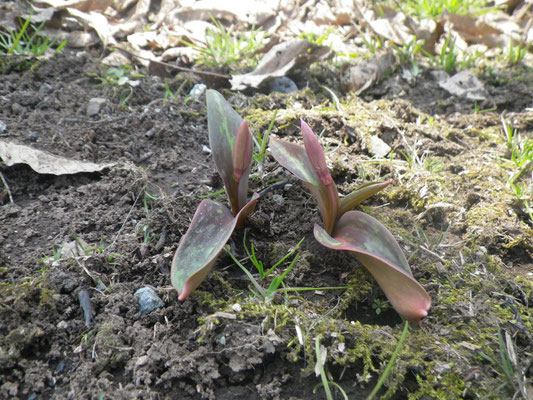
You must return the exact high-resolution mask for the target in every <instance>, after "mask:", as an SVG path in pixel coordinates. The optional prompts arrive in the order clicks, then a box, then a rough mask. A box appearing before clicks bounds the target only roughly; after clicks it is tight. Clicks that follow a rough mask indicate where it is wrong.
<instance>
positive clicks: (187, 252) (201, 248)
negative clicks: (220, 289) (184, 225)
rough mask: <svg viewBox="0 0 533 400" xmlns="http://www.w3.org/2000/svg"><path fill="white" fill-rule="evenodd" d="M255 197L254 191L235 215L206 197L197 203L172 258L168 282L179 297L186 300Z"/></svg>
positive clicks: (205, 273) (205, 274)
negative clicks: (187, 227) (189, 223)
mask: <svg viewBox="0 0 533 400" xmlns="http://www.w3.org/2000/svg"><path fill="white" fill-rule="evenodd" d="M258 198H259V196H258V195H257V194H254V196H253V197H252V199H251V200H250V201H249V202H248V203H247V204H246V205H245V206H244V207H243V208H242V209H241V211H240V212H239V213H238V214H237V215H236V216H235V217H234V216H233V214H232V213H231V212H230V211H229V210H228V209H227V208H226V207H224V206H222V205H221V204H219V203H217V202H214V201H212V200H209V199H206V200H203V201H202V202H201V203H200V205H199V206H198V208H197V209H196V212H195V214H194V217H193V219H192V222H191V225H190V226H189V229H188V230H187V232H186V233H185V235H183V237H182V239H181V241H180V244H179V246H178V249H177V250H176V254H175V255H174V259H173V260H172V268H171V271H170V275H171V281H172V286H174V288H175V289H176V290H177V291H178V294H179V297H178V299H179V300H182V301H183V300H185V299H186V298H187V297H188V296H189V295H190V294H191V292H192V291H193V290H194V289H196V288H197V287H198V286H199V285H200V283H202V281H203V280H204V279H205V277H206V276H207V274H208V273H209V271H210V270H211V268H212V267H213V265H214V263H215V261H216V259H217V256H218V255H219V253H220V251H221V250H222V249H223V248H224V245H225V244H226V242H227V241H228V240H229V238H230V236H231V234H232V233H233V231H234V229H235V227H236V225H237V223H238V222H240V221H242V219H243V216H246V215H249V214H250V213H251V212H252V211H253V208H254V207H255V203H256V202H257V199H258Z"/></svg>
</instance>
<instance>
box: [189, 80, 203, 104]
mask: <svg viewBox="0 0 533 400" xmlns="http://www.w3.org/2000/svg"><path fill="white" fill-rule="evenodd" d="M206 90H207V86H206V85H204V84H203V83H197V84H196V85H194V86H193V87H192V89H191V91H190V92H189V96H191V99H193V100H194V101H201V97H202V96H203V94H204V93H205V91H206Z"/></svg>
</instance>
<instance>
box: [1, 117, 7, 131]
mask: <svg viewBox="0 0 533 400" xmlns="http://www.w3.org/2000/svg"><path fill="white" fill-rule="evenodd" d="M5 131H7V125H6V123H5V122H4V121H2V120H1V119H0V133H4V132H5Z"/></svg>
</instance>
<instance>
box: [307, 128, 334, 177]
mask: <svg viewBox="0 0 533 400" xmlns="http://www.w3.org/2000/svg"><path fill="white" fill-rule="evenodd" d="M301 124H302V128H301V129H302V136H303V138H304V147H305V152H306V153H307V157H309V161H310V162H311V165H312V166H313V169H314V170H315V173H316V174H317V176H318V179H320V183H321V184H322V185H324V186H326V185H329V184H331V183H333V178H332V177H331V174H330V173H329V168H328V165H327V163H326V156H325V155H324V150H322V146H321V145H320V142H319V141H318V138H317V137H316V135H315V133H314V132H313V130H312V129H311V128H310V127H309V125H307V124H306V123H305V122H304V120H303V119H302V120H301Z"/></svg>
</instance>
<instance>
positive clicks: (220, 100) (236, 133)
mask: <svg viewBox="0 0 533 400" xmlns="http://www.w3.org/2000/svg"><path fill="white" fill-rule="evenodd" d="M206 99H207V129H208V131H209V144H210V146H211V151H212V153H213V160H214V161H215V166H216V167H217V171H218V173H219V174H220V176H221V178H222V181H223V182H224V186H225V187H226V193H227V195H228V199H229V202H230V204H231V210H232V211H233V215H237V213H238V212H239V211H240V209H241V208H243V207H244V205H245V204H246V203H247V202H248V200H247V198H248V177H249V175H250V166H251V163H252V158H253V140H252V136H251V134H250V130H249V129H248V123H247V122H246V121H244V120H243V119H242V118H241V117H240V115H239V114H237V112H236V111H235V110H234V109H233V108H232V107H231V105H230V104H229V103H228V102H227V101H226V100H225V99H224V97H223V96H222V95H221V94H220V93H219V92H217V91H216V90H212V89H209V90H208V91H207V93H206Z"/></svg>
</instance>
